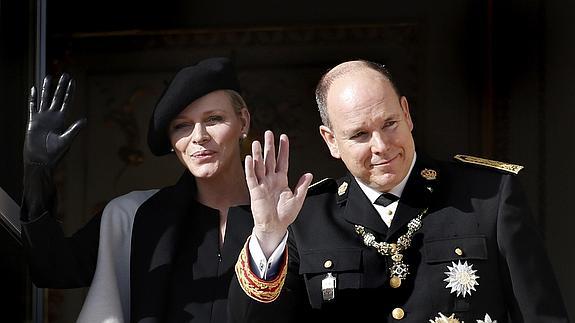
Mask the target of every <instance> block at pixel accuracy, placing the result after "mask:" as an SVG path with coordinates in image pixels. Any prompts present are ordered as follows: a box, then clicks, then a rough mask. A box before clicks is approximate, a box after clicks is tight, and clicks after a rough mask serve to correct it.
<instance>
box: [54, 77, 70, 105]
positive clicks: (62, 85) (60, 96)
mask: <svg viewBox="0 0 575 323" xmlns="http://www.w3.org/2000/svg"><path fill="white" fill-rule="evenodd" d="M69 83H70V77H69V76H68V74H65V73H64V74H62V76H60V80H59V81H58V86H56V91H55V92H54V97H53V98H52V104H51V105H50V110H53V111H55V110H60V109H61V105H62V101H64V93H65V91H66V89H67V88H68V84H69Z"/></svg>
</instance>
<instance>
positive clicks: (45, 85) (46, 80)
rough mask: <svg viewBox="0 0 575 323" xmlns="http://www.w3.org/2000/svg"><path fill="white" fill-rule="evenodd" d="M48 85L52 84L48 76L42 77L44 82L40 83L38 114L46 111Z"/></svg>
mask: <svg viewBox="0 0 575 323" xmlns="http://www.w3.org/2000/svg"><path fill="white" fill-rule="evenodd" d="M50 84H52V78H51V77H50V75H47V76H46V77H44V82H43V83H42V93H40V107H39V108H38V112H42V111H46V110H48V105H49V104H50Z"/></svg>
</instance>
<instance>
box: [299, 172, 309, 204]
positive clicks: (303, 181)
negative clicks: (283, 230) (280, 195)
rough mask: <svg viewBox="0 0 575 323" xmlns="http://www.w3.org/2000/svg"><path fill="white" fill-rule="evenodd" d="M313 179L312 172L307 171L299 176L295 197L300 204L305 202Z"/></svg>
mask: <svg viewBox="0 0 575 323" xmlns="http://www.w3.org/2000/svg"><path fill="white" fill-rule="evenodd" d="M312 180H313V175H312V174H310V173H305V174H303V175H302V176H301V177H300V178H299V181H298V182H297V185H296V187H295V189H294V198H295V199H296V201H297V202H298V203H299V204H300V205H301V204H303V201H304V199H305V196H306V194H307V190H308V188H309V185H310V184H311V181H312Z"/></svg>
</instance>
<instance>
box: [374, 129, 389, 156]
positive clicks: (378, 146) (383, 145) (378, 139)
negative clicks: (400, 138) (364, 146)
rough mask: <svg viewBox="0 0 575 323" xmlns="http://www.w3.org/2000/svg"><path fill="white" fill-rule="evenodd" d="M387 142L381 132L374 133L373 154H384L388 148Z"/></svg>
mask: <svg viewBox="0 0 575 323" xmlns="http://www.w3.org/2000/svg"><path fill="white" fill-rule="evenodd" d="M387 140H388V139H387V138H386V137H385V136H384V135H383V134H381V133H380V132H377V131H376V132H374V133H373V134H372V135H371V142H370V144H371V152H372V153H374V154H378V153H383V152H384V151H385V150H386V149H387V147H388V143H387Z"/></svg>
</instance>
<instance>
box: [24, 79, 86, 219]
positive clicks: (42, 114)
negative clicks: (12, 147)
mask: <svg viewBox="0 0 575 323" xmlns="http://www.w3.org/2000/svg"><path fill="white" fill-rule="evenodd" d="M50 85H51V78H50V76H47V77H45V78H44V83H43V85H42V94H41V96H40V102H39V105H38V104H37V102H36V101H37V100H36V89H35V88H34V87H32V88H31V90H30V99H29V102H28V108H29V113H28V125H27V127H26V134H25V138H24V149H23V161H24V192H23V195H22V208H21V212H20V219H21V220H22V221H24V222H27V221H33V220H35V219H37V218H39V217H41V216H42V215H43V214H45V213H51V212H53V211H54V205H55V198H56V191H55V188H54V184H53V181H52V170H53V169H54V168H55V166H56V165H57V164H58V162H59V161H60V160H61V159H62V156H64V154H65V153H66V151H67V150H68V149H69V148H70V146H71V144H72V141H73V140H74V138H75V137H76V136H77V135H78V133H79V132H80V130H81V129H82V127H84V125H85V124H86V119H85V118H83V119H80V120H77V121H75V122H73V123H72V125H71V126H69V127H68V128H66V111H67V110H68V108H69V106H70V102H71V100H72V94H73V92H74V81H73V80H72V79H71V78H70V76H68V75H67V74H63V75H62V76H61V77H60V80H59V82H58V86H57V87H56V90H55V91H54V95H53V96H52V95H51V92H50V88H51V86H50Z"/></svg>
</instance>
